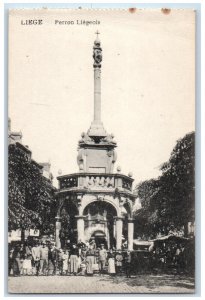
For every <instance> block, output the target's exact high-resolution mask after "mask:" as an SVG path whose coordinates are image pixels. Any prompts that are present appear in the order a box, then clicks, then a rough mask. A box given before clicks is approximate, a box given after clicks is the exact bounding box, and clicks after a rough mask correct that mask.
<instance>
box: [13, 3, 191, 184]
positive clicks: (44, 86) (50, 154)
mask: <svg viewBox="0 0 205 300" xmlns="http://www.w3.org/2000/svg"><path fill="white" fill-rule="evenodd" d="M33 17H35V18H40V19H43V25H36V26H29V25H27V26H26V25H21V20H25V19H31V18H33ZM55 20H61V21H62V20H64V21H70V20H71V21H74V23H75V24H74V25H55ZM76 20H98V21H99V22H100V24H99V25H89V26H86V25H77V24H76ZM97 29H98V30H99V31H100V40H101V44H102V49H103V62H102V120H103V124H104V127H105V129H106V130H107V132H108V133H113V134H114V135H115V140H116V142H117V144H118V147H117V154H118V159H117V162H116V167H117V166H119V165H120V166H121V169H122V173H124V174H128V172H130V171H131V172H133V177H134V178H135V184H136V183H138V182H139V181H142V180H145V179H150V178H153V177H157V176H158V175H159V174H160V172H159V166H160V165H161V164H162V163H163V162H165V161H167V160H168V159H169V156H170V153H171V151H172V149H173V147H174V145H175V144H176V141H177V139H179V138H181V137H183V136H184V135H185V134H186V133H188V132H190V131H193V130H194V122H195V120H194V102H195V87H194V81H195V80H194V76H195V66H194V60H195V58H194V40H195V28H194V12H193V11H191V10H188V11H185V12H183V11H182V10H176V11H173V10H172V11H171V12H170V13H169V14H164V13H162V12H161V10H150V11H149V10H137V11H136V12H135V13H130V12H128V11H126V10H125V11H120V10H119V11H118V12H114V11H112V12H111V11H106V10H102V11H96V10H95V11H93V12H89V11H87V10H85V11H84V10H78V11H76V12H75V11H72V10H69V11H66V10H58V11H57V10H55V11H52V10H47V9H44V10H43V11H40V10H36V11H33V12H31V11H30V12H29V11H27V12H25V11H21V12H13V13H12V16H11V17H10V24H9V116H10V118H11V121H12V123H11V126H12V130H13V131H19V130H21V131H22V134H23V143H24V144H26V145H28V146H29V148H30V149H31V150H32V153H33V158H34V159H35V160H36V161H37V162H45V161H48V160H49V161H50V162H51V166H52V169H51V171H52V173H53V175H54V177H56V176H58V170H59V169H61V170H62V174H69V173H74V172H78V166H77V162H76V157H77V144H78V140H79V139H80V136H81V133H82V132H83V131H87V130H88V129H89V127H90V124H91V121H92V119H93V67H92V65H93V58H92V47H93V42H94V39H95V34H94V33H95V32H96V30H97ZM115 169H116V168H115ZM55 183H56V181H55Z"/></svg>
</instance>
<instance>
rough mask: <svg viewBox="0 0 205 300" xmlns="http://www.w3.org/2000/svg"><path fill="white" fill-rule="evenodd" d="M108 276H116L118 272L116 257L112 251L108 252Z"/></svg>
mask: <svg viewBox="0 0 205 300" xmlns="http://www.w3.org/2000/svg"><path fill="white" fill-rule="evenodd" d="M107 258H108V274H110V275H115V273H116V271H115V255H114V253H113V251H112V249H110V251H109V252H108V257H107Z"/></svg>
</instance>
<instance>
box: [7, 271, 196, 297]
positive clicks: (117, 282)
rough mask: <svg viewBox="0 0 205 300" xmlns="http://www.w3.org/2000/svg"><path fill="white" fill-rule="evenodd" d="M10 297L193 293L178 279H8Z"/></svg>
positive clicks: (187, 283)
mask: <svg viewBox="0 0 205 300" xmlns="http://www.w3.org/2000/svg"><path fill="white" fill-rule="evenodd" d="M8 291H9V292H10V293H56V294H58V293H114V294H116V293H194V279H193V278H191V277H188V276H182V275H181V276H179V275H177V276H176V275H138V276H134V277H132V278H126V277H124V276H120V277H117V276H116V277H110V276H108V275H103V276H93V277H84V276H75V277H74V276H63V277H62V276H48V277H46V276H39V277H37V276H32V277H31V276H23V277H9V279H8Z"/></svg>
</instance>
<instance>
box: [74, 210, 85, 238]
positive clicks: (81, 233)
mask: <svg viewBox="0 0 205 300" xmlns="http://www.w3.org/2000/svg"><path fill="white" fill-rule="evenodd" d="M76 218H77V232H78V242H80V241H81V242H83V243H84V242H85V236H84V230H85V229H84V218H85V217H84V216H82V215H80V216H76Z"/></svg>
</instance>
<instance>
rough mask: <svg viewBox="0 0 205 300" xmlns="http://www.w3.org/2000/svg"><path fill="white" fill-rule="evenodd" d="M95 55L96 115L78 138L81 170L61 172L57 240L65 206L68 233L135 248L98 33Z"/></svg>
mask: <svg viewBox="0 0 205 300" xmlns="http://www.w3.org/2000/svg"><path fill="white" fill-rule="evenodd" d="M93 59H94V64H93V68H94V120H93V122H92V123H91V126H90V128H89V130H88V131H87V133H84V132H83V133H82V135H81V139H80V141H79V143H78V154H77V163H78V168H79V170H78V172H77V173H75V174H69V175H63V176H59V177H58V178H57V179H58V182H59V189H58V192H57V193H56V197H57V201H58V211H57V216H56V244H57V247H61V236H60V234H61V232H62V229H63V228H62V226H67V225H66V224H65V223H64V224H62V212H63V211H66V212H67V213H68V215H69V224H72V225H69V226H71V227H72V228H71V230H70V238H71V239H72V240H74V241H75V242H89V241H90V240H95V243H96V245H97V246H99V245H100V244H102V243H103V244H105V246H106V247H107V248H110V247H115V248H116V249H121V247H122V243H125V244H126V245H127V247H128V249H130V250H132V249H133V234H134V232H133V230H134V226H133V218H132V217H133V216H132V211H133V205H134V202H135V195H134V194H133V192H132V184H133V179H132V174H131V173H130V174H129V175H128V176H126V175H123V174H122V173H121V168H120V167H117V172H116V173H114V165H115V163H116V159H117V155H116V150H115V149H116V147H117V143H116V142H115V140H114V136H113V134H108V133H107V132H106V131H105V129H104V126H103V123H102V121H101V62H102V48H101V43H100V40H99V38H98V34H97V38H96V40H95V41H94V46H93Z"/></svg>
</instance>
